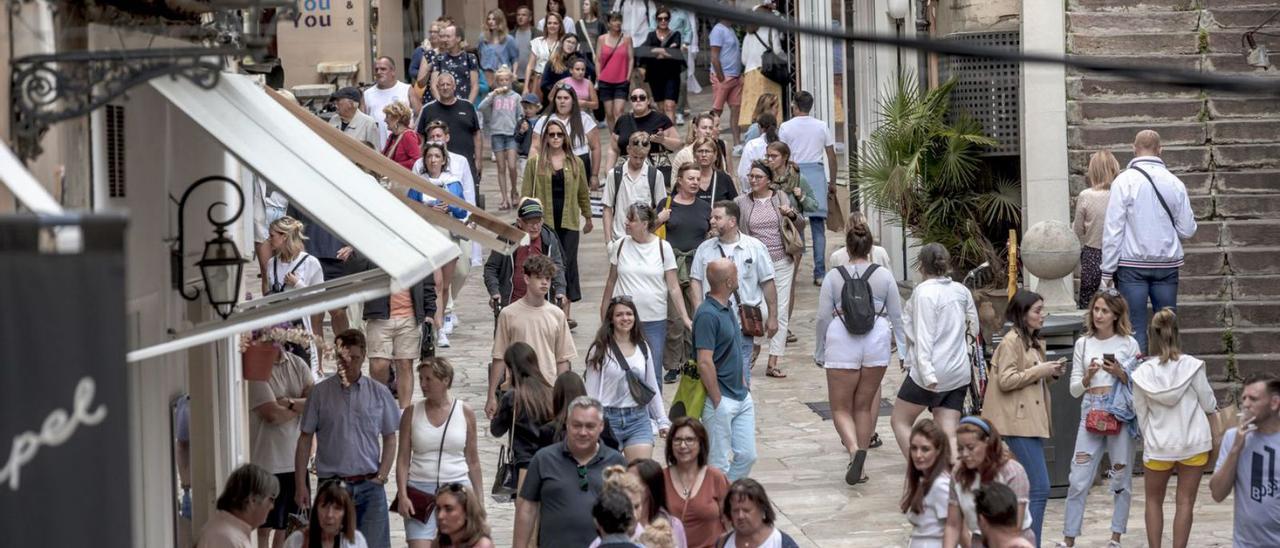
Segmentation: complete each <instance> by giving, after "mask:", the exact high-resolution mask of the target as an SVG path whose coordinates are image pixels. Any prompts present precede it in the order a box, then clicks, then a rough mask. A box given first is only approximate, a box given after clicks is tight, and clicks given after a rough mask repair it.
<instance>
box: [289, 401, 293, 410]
mask: <svg viewBox="0 0 1280 548" xmlns="http://www.w3.org/2000/svg"><path fill="white" fill-rule="evenodd" d="M289 410H290V411H293V400H289Z"/></svg>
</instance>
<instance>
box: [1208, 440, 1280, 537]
mask: <svg viewBox="0 0 1280 548" xmlns="http://www.w3.org/2000/svg"><path fill="white" fill-rule="evenodd" d="M1239 435H1240V429H1239V428H1232V429H1230V430H1227V432H1226V434H1225V435H1224V436H1223V437H1222V445H1221V446H1220V447H1219V448H1218V460H1217V463H1218V468H1222V467H1223V466H1225V465H1226V463H1227V455H1229V454H1230V453H1231V447H1232V446H1234V445H1235V443H1236V436H1239ZM1277 450H1280V432H1276V433H1272V434H1263V433H1261V432H1257V431H1254V433H1252V434H1249V435H1248V437H1247V438H1245V440H1244V448H1242V449H1241V450H1240V460H1238V461H1237V462H1236V477H1235V478H1233V480H1232V481H1233V482H1234V484H1235V496H1234V498H1235V528H1234V531H1233V533H1234V534H1233V535H1232V536H1233V537H1234V538H1233V539H1232V541H1233V542H1234V544H1233V545H1232V546H1234V547H1235V548H1261V547H1263V546H1280V476H1278V475H1277V474H1276V468H1277V467H1276V452H1277Z"/></svg>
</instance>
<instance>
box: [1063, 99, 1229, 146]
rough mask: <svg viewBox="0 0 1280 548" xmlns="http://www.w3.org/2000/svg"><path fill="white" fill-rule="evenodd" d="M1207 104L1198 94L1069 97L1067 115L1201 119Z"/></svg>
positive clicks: (1078, 117)
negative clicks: (1189, 96)
mask: <svg viewBox="0 0 1280 548" xmlns="http://www.w3.org/2000/svg"><path fill="white" fill-rule="evenodd" d="M1204 106H1205V102H1204V101H1203V100H1201V99H1198V98H1197V99H1177V98H1175V99H1133V100H1115V99H1108V100H1105V101H1101V100H1079V101H1067V118H1068V119H1072V120H1081V121H1088V122H1100V121H1110V122H1154V123H1166V124H1167V123H1172V122H1179V121H1182V122H1197V121H1199V119H1200V115H1201V111H1202V109H1203V108H1204ZM1130 143H1132V141H1130Z"/></svg>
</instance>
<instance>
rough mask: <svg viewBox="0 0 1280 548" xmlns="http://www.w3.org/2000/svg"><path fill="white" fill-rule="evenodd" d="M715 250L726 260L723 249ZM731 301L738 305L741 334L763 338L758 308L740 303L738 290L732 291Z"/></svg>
mask: <svg viewBox="0 0 1280 548" xmlns="http://www.w3.org/2000/svg"><path fill="white" fill-rule="evenodd" d="M716 249H718V250H720V257H721V258H728V256H727V255H725V254H724V248H723V247H720V245H719V244H717V245H716ZM733 300H735V301H737V303H738V325H739V327H740V328H741V329H742V334H743V335H745V336H747V337H763V336H764V333H765V330H764V313H763V311H761V310H760V307H759V306H756V305H753V304H746V303H744V302H742V297H741V296H739V295H738V290H737V289H734V290H733Z"/></svg>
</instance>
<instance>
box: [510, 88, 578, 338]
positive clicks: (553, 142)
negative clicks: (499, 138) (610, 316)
mask: <svg viewBox="0 0 1280 548" xmlns="http://www.w3.org/2000/svg"><path fill="white" fill-rule="evenodd" d="M575 109H576V107H575ZM541 133H542V138H541V139H540V143H539V148H538V149H537V152H536V153H534V154H532V155H530V156H529V161H528V163H526V164H525V166H524V179H523V180H522V181H523V183H522V184H521V186H520V193H521V195H522V196H529V197H533V198H537V199H538V200H539V201H541V202H542V204H543V207H548V206H549V209H550V211H548V212H547V215H546V216H545V217H543V220H542V222H543V223H544V224H546V225H547V228H550V229H551V230H554V231H555V233H556V238H558V239H559V240H560V246H561V249H562V250H563V251H564V280H565V294H566V296H567V297H568V302H565V303H564V315H565V317H566V318H568V319H569V327H570V328H572V327H575V326H577V325H578V322H575V321H573V318H572V315H571V313H570V304H569V303H573V302H578V301H581V300H582V286H581V285H580V284H579V282H578V238H579V233H581V234H588V233H590V232H591V229H592V227H593V225H592V222H591V197H590V195H588V193H587V186H588V183H587V172H586V169H585V168H584V167H583V164H582V160H580V159H578V157H577V156H574V154H573V149H572V148H571V147H570V145H569V137H570V134H569V130H568V129H567V127H566V126H565V125H564V123H562V122H560V121H558V120H550V119H549V120H547V122H546V124H544V125H543V129H542V132H541Z"/></svg>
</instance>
